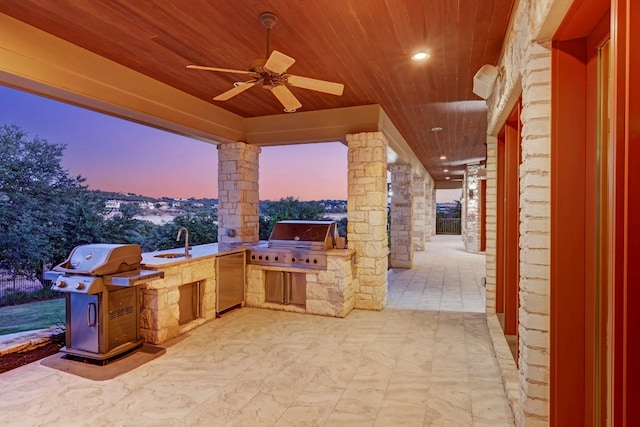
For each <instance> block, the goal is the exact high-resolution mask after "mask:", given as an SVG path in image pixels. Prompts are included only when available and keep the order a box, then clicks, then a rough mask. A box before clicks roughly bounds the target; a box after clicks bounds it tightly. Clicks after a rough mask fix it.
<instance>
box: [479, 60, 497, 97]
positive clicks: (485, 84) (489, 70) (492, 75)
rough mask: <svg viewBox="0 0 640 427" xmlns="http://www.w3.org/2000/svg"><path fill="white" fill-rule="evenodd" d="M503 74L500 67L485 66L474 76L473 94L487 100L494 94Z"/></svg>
mask: <svg viewBox="0 0 640 427" xmlns="http://www.w3.org/2000/svg"><path fill="white" fill-rule="evenodd" d="M500 74H501V72H500V69H499V68H498V67H496V66H495V65H491V64H485V65H483V66H482V67H480V69H479V70H478V72H477V73H476V75H475V76H473V93H475V94H476V95H478V96H479V97H480V98H482V99H487V98H489V97H490V96H491V94H492V93H493V89H494V88H495V85H496V81H497V80H498V77H499V76H500Z"/></svg>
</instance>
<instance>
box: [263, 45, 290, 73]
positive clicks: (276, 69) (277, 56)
mask: <svg viewBox="0 0 640 427" xmlns="http://www.w3.org/2000/svg"><path fill="white" fill-rule="evenodd" d="M294 62H296V60H295V59H293V58H292V57H290V56H287V55H285V54H284V53H282V52H278V51H277V50H274V51H273V52H271V55H270V56H269V59H267V62H266V63H265V64H264V68H266V69H267V70H269V71H271V72H273V73H276V74H282V73H284V72H285V71H287V68H289V67H291V66H292V65H293V63H294Z"/></svg>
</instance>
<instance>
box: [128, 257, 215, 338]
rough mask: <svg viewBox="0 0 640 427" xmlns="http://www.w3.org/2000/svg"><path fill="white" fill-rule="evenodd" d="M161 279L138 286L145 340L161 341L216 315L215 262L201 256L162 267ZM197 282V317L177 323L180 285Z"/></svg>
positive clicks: (141, 329) (141, 326)
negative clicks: (198, 289)
mask: <svg viewBox="0 0 640 427" xmlns="http://www.w3.org/2000/svg"><path fill="white" fill-rule="evenodd" d="M162 270H163V271H164V278H163V279H158V280H153V281H151V282H149V283H147V284H146V285H142V286H140V292H141V294H142V295H141V297H142V298H141V301H142V307H141V313H140V334H141V335H142V337H143V338H144V340H145V341H146V342H150V343H153V344H160V343H162V342H164V341H166V340H168V339H170V338H173V337H177V336H178V335H181V334H184V333H185V332H188V331H190V330H192V329H193V328H195V327H197V326H200V325H202V324H204V323H205V322H208V321H209V320H213V319H215V317H216V262H215V258H211V257H208V258H203V259H198V260H193V261H187V262H181V263H178V264H175V265H173V266H167V267H165V268H162ZM198 281H199V282H200V317H199V318H198V319H194V320H192V321H191V322H189V323H186V324H184V325H180V324H179V323H178V320H179V319H180V306H179V304H178V301H179V300H180V290H179V287H180V286H181V285H184V284H187V283H193V282H198Z"/></svg>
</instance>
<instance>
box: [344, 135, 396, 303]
mask: <svg viewBox="0 0 640 427" xmlns="http://www.w3.org/2000/svg"><path fill="white" fill-rule="evenodd" d="M347 144H348V160H349V170H348V183H349V186H348V200H347V219H348V221H349V223H348V231H347V233H348V237H349V243H348V244H349V248H350V249H354V250H355V251H356V258H355V270H356V274H355V278H354V290H355V294H356V295H355V308H361V309H370V310H382V309H383V308H384V306H385V304H386V301H387V291H388V283H387V267H388V255H389V249H388V243H387V145H388V143H387V139H386V137H385V136H384V134H383V133H382V132H365V133H359V134H350V135H347Z"/></svg>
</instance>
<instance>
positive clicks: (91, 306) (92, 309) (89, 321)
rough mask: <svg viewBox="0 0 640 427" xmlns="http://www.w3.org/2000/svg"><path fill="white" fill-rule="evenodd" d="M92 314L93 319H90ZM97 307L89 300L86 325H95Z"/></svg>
mask: <svg viewBox="0 0 640 427" xmlns="http://www.w3.org/2000/svg"><path fill="white" fill-rule="evenodd" d="M92 314H93V319H92ZM96 317H97V309H96V303H94V302H91V303H89V304H88V305H87V326H89V327H91V326H96Z"/></svg>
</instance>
